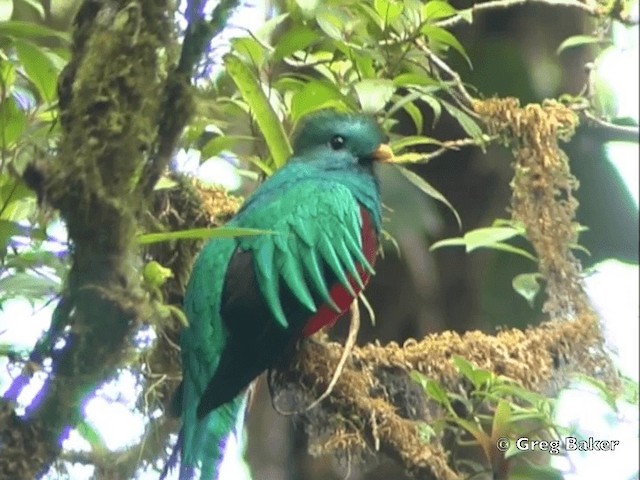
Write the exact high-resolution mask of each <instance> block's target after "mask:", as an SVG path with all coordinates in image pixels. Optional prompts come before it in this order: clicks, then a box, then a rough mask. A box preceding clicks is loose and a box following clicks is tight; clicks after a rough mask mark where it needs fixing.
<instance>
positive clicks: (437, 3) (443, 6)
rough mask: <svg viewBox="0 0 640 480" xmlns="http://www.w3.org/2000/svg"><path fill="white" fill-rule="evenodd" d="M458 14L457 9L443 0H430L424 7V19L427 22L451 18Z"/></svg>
mask: <svg viewBox="0 0 640 480" xmlns="http://www.w3.org/2000/svg"><path fill="white" fill-rule="evenodd" d="M456 13H457V11H456V9H455V8H453V7H452V6H451V5H449V4H448V3H447V2H443V1H441V0H430V1H428V2H427V3H425V4H424V6H423V7H422V17H423V18H424V19H425V21H427V22H432V21H434V20H439V19H441V18H446V17H451V16H453V15H455V14H456Z"/></svg>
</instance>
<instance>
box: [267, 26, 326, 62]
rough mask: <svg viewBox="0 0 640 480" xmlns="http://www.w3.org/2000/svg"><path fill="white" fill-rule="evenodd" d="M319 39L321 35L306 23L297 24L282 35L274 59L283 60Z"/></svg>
mask: <svg viewBox="0 0 640 480" xmlns="http://www.w3.org/2000/svg"><path fill="white" fill-rule="evenodd" d="M319 39H320V35H318V33H317V32H315V31H314V30H312V29H310V28H309V27H307V26H306V25H296V26H294V27H293V28H291V29H290V30H287V31H286V32H285V33H284V35H282V37H280V39H279V40H278V43H277V44H276V46H275V50H274V52H273V57H272V58H273V60H274V61H279V60H282V59H283V58H284V57H288V56H289V55H291V54H293V53H294V52H297V51H298V50H304V49H306V48H307V47H308V46H309V45H311V44H312V43H314V42H317V41H318V40H319Z"/></svg>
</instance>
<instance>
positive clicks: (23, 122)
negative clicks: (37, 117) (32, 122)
mask: <svg viewBox="0 0 640 480" xmlns="http://www.w3.org/2000/svg"><path fill="white" fill-rule="evenodd" d="M26 127H27V117H26V115H25V114H24V112H23V111H22V110H21V109H20V107H19V106H18V102H16V100H15V98H13V97H12V96H9V97H5V98H4V100H2V101H1V102H0V148H2V149H10V148H12V147H13V146H14V145H15V144H16V143H17V141H18V139H19V138H20V136H21V135H22V132H24V130H25V128H26Z"/></svg>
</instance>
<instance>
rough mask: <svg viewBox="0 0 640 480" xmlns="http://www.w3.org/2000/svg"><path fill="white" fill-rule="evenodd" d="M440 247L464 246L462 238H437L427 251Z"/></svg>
mask: <svg viewBox="0 0 640 480" xmlns="http://www.w3.org/2000/svg"><path fill="white" fill-rule="evenodd" d="M442 247H464V238H462V237H456V238H445V239H444V240H438V241H437V242H435V243H434V244H432V245H431V246H430V247H429V251H430V252H433V251H434V250H437V249H438V248H442Z"/></svg>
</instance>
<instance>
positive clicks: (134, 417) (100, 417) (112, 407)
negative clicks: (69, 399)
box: [84, 397, 145, 450]
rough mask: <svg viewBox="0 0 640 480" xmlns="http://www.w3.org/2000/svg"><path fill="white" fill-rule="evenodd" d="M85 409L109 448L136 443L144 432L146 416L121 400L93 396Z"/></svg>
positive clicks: (116, 448) (115, 448)
mask: <svg viewBox="0 0 640 480" xmlns="http://www.w3.org/2000/svg"><path fill="white" fill-rule="evenodd" d="M84 411H85V415H86V417H87V419H88V421H89V423H91V425H92V426H93V427H94V428H95V429H96V430H97V431H98V432H99V433H100V436H101V439H102V441H103V442H104V444H105V446H106V447H107V448H108V449H109V450H120V449H122V448H125V447H129V446H131V445H134V444H136V443H137V442H138V440H139V439H140V438H141V437H142V434H143V433H144V425H145V418H144V417H143V416H142V415H140V414H137V413H134V412H132V411H131V409H130V408H128V407H127V406H126V405H124V404H122V403H120V402H112V401H109V400H107V399H105V398H102V397H93V398H91V399H90V400H89V401H88V402H87V403H86V405H85V409H84Z"/></svg>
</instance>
